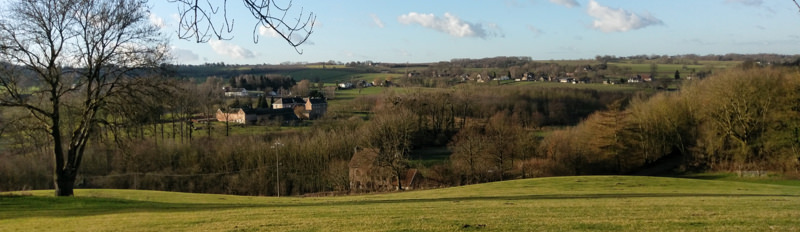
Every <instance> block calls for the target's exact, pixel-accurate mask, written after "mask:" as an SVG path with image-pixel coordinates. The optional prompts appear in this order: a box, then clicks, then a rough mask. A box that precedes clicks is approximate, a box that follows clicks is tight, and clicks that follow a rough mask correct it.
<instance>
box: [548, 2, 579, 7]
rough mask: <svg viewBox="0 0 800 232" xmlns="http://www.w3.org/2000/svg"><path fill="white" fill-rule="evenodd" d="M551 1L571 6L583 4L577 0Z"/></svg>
mask: <svg viewBox="0 0 800 232" xmlns="http://www.w3.org/2000/svg"><path fill="white" fill-rule="evenodd" d="M550 2H552V3H555V4H558V5H562V6H566V7H569V8H573V7H578V6H581V4H580V3H578V1H576V0H550Z"/></svg>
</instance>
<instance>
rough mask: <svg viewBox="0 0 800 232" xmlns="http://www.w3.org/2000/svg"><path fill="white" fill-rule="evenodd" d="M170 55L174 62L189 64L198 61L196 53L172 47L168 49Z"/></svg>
mask: <svg viewBox="0 0 800 232" xmlns="http://www.w3.org/2000/svg"><path fill="white" fill-rule="evenodd" d="M170 53H171V54H172V56H173V57H174V58H175V60H177V61H179V62H191V61H197V60H199V59H200V56H198V55H197V53H194V52H193V51H192V50H189V49H181V48H177V47H175V46H173V47H172V48H171V49H170Z"/></svg>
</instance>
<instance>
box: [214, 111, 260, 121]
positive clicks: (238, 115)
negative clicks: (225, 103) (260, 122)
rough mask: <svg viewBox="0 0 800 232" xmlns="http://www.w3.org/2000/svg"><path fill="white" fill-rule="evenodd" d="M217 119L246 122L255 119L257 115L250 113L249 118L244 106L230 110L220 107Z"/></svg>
mask: <svg viewBox="0 0 800 232" xmlns="http://www.w3.org/2000/svg"><path fill="white" fill-rule="evenodd" d="M216 118H217V121H220V122H233V123H240V124H245V123H247V122H248V121H251V120H255V115H250V118H249V119H248V115H247V113H245V110H244V109H242V108H232V109H228V110H223V109H218V110H217V115H216Z"/></svg>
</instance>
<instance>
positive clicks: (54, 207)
mask: <svg viewBox="0 0 800 232" xmlns="http://www.w3.org/2000/svg"><path fill="white" fill-rule="evenodd" d="M681 197H724V198H728V197H733V198H742V197H800V195H789V194H703V193H632V194H580V195H577V194H576V195H569V194H551V195H520V196H473V197H449V198H422V199H375V200H352V201H327V202H308V203H304V202H299V203H293V204H269V203H260V204H233V203H232V204H224V203H217V204H206V203H163V202H151V201H135V200H122V199H113V198H85V197H74V198H57V197H35V196H0V218H3V219H15V218H27V217H76V216H93V215H105V214H116V213H123V212H124V213H132V212H145V213H146V212H153V213H155V212H158V213H164V212H176V213H179V212H197V211H216V210H228V209H241V208H285V207H319V206H330V207H341V206H363V205H371V204H424V203H437V202H467V203H468V202H475V201H520V200H570V199H614V198H617V199H626V198H681Z"/></svg>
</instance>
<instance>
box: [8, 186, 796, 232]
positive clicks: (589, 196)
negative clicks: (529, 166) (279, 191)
mask: <svg viewBox="0 0 800 232" xmlns="http://www.w3.org/2000/svg"><path fill="white" fill-rule="evenodd" d="M798 193H800V187H797V186H780V185H769V184H755V183H743V182H729V181H710V180H694V179H678V178H660V177H620V176H580V177H556V178H540V179H526V180H517V181H506V182H495V183H489V184H481V185H471V186H463V187H455V188H447V189H436V190H424V191H411V192H403V193H391V194H376V195H360V196H345V197H320V198H295V197H289V198H273V197H244V196H229V195H210V194H189V193H171V192H154V191H137V190H78V191H76V195H77V197H75V198H53V197H49V196H47V195H50V194H52V191H34V192H31V194H33V195H34V196H25V197H9V196H2V197H0V218H3V219H4V220H2V221H0V228H3V230H9V231H17V230H28V231H75V230H80V231H99V230H103V231H105V230H111V231H118V230H125V231H176V230H177V231H200V230H209V231H309V230H322V231H386V230H389V231H398V230H406V231H458V230H475V229H478V230H480V229H486V230H492V231H497V230H502V231H507V230H535V231H565V230H568V231H574V230H578V231H582V230H615V231H618V230H619V231H664V230H669V231H674V230H703V231H765V230H778V231H791V230H798V229H800V226H798V225H800V211H798V210H797V209H798V207H800V194H798Z"/></svg>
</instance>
